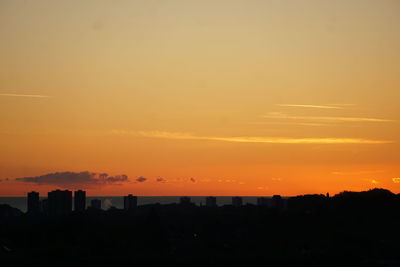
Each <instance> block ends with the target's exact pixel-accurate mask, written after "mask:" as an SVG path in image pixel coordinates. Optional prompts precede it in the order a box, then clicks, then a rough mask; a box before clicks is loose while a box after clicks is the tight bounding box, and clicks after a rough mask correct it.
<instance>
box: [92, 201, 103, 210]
mask: <svg viewBox="0 0 400 267" xmlns="http://www.w3.org/2000/svg"><path fill="white" fill-rule="evenodd" d="M90 207H91V208H92V209H96V210H101V200H100V199H92V200H91V201H90Z"/></svg>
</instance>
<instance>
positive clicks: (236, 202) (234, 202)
mask: <svg viewBox="0 0 400 267" xmlns="http://www.w3.org/2000/svg"><path fill="white" fill-rule="evenodd" d="M232 205H233V206H234V207H241V206H242V205H243V199H242V198H241V197H233V198H232Z"/></svg>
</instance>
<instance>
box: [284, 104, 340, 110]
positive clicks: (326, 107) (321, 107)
mask: <svg viewBox="0 0 400 267" xmlns="http://www.w3.org/2000/svg"><path fill="white" fill-rule="evenodd" d="M277 106H279V107H292V108H319V109H343V107H341V106H338V105H299V104H277Z"/></svg>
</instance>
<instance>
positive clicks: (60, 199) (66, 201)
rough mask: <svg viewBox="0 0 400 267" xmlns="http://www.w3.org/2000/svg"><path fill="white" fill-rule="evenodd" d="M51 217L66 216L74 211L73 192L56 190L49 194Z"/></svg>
mask: <svg viewBox="0 0 400 267" xmlns="http://www.w3.org/2000/svg"><path fill="white" fill-rule="evenodd" d="M48 203H49V204H48V209H49V215H52V216H58V215H66V214H68V213H70V212H71V211H72V192H71V191H69V190H64V191H62V190H55V191H51V192H49V193H48Z"/></svg>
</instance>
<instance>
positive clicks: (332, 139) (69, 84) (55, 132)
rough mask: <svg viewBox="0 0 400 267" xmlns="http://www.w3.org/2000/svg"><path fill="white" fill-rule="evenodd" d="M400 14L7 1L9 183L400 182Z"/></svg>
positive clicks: (1, 85)
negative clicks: (99, 177)
mask: <svg viewBox="0 0 400 267" xmlns="http://www.w3.org/2000/svg"><path fill="white" fill-rule="evenodd" d="M399 25H400V2H399V1H396V0H392V1H389V0H382V1H377V0H376V1H372V0H364V1H361V0H359V1H356V0H349V1H323V0H318V1H317V0H303V1H300V0H299V1H295V0H290V1H289V0H286V1H260V0H246V1H235V0H230V1H227V0H226V1H223V0H214V1H208V0H203V1H183V0H181V1H177V0H169V1H167V0H165V1H161V0H159V1H156V0H153V1H150V0H149V1H125V0H118V1H117V0H115V1H103V0H96V1H50V0H46V1H42V0H38V1H18V0H15V1H7V0H0V36H1V41H0V180H1V181H0V196H6V195H21V194H24V193H26V192H27V191H29V190H31V189H35V190H39V191H43V192H44V191H45V190H48V189H49V188H50V187H49V186H45V185H35V184H30V183H23V182H16V181H14V180H13V179H14V178H18V177H28V176H29V177H32V176H38V175H43V174H46V173H52V172H57V171H74V172H80V171H86V170H88V171H93V172H107V173H110V174H122V173H123V174H127V175H129V176H130V177H131V178H135V177H138V176H144V177H148V178H149V179H148V180H147V181H146V182H143V183H127V184H124V185H122V186H117V185H109V186H104V187H102V188H97V187H96V188H92V189H90V188H89V189H88V190H89V193H93V194H98V193H102V194H114V195H119V194H125V193H130V192H133V193H135V194H138V195H272V194H275V193H279V194H283V195H292V194H302V193H324V192H327V191H329V192H339V191H342V190H366V189H369V188H373V187H383V188H387V189H390V190H392V191H393V192H396V193H399V192H400V183H398V182H397V181H398V180H396V179H395V178H399V177H400V159H399V157H398V152H399V149H400V144H399V141H400V140H399V139H400V124H399V123H400V107H399V104H398V101H399V99H400V89H399V85H400V66H399V65H400V49H399V48H400V28H399ZM157 177H163V178H165V179H166V181H167V182H165V183H157V182H156V181H155V179H156V178H157ZM191 177H195V178H196V182H195V183H193V182H190V181H189V180H188V179H189V178H191ZM6 178H9V179H8V180H6ZM187 181H189V182H187ZM232 181H234V182H232ZM52 187H54V186H52ZM52 187H51V188H52ZM90 190H92V191H90Z"/></svg>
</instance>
